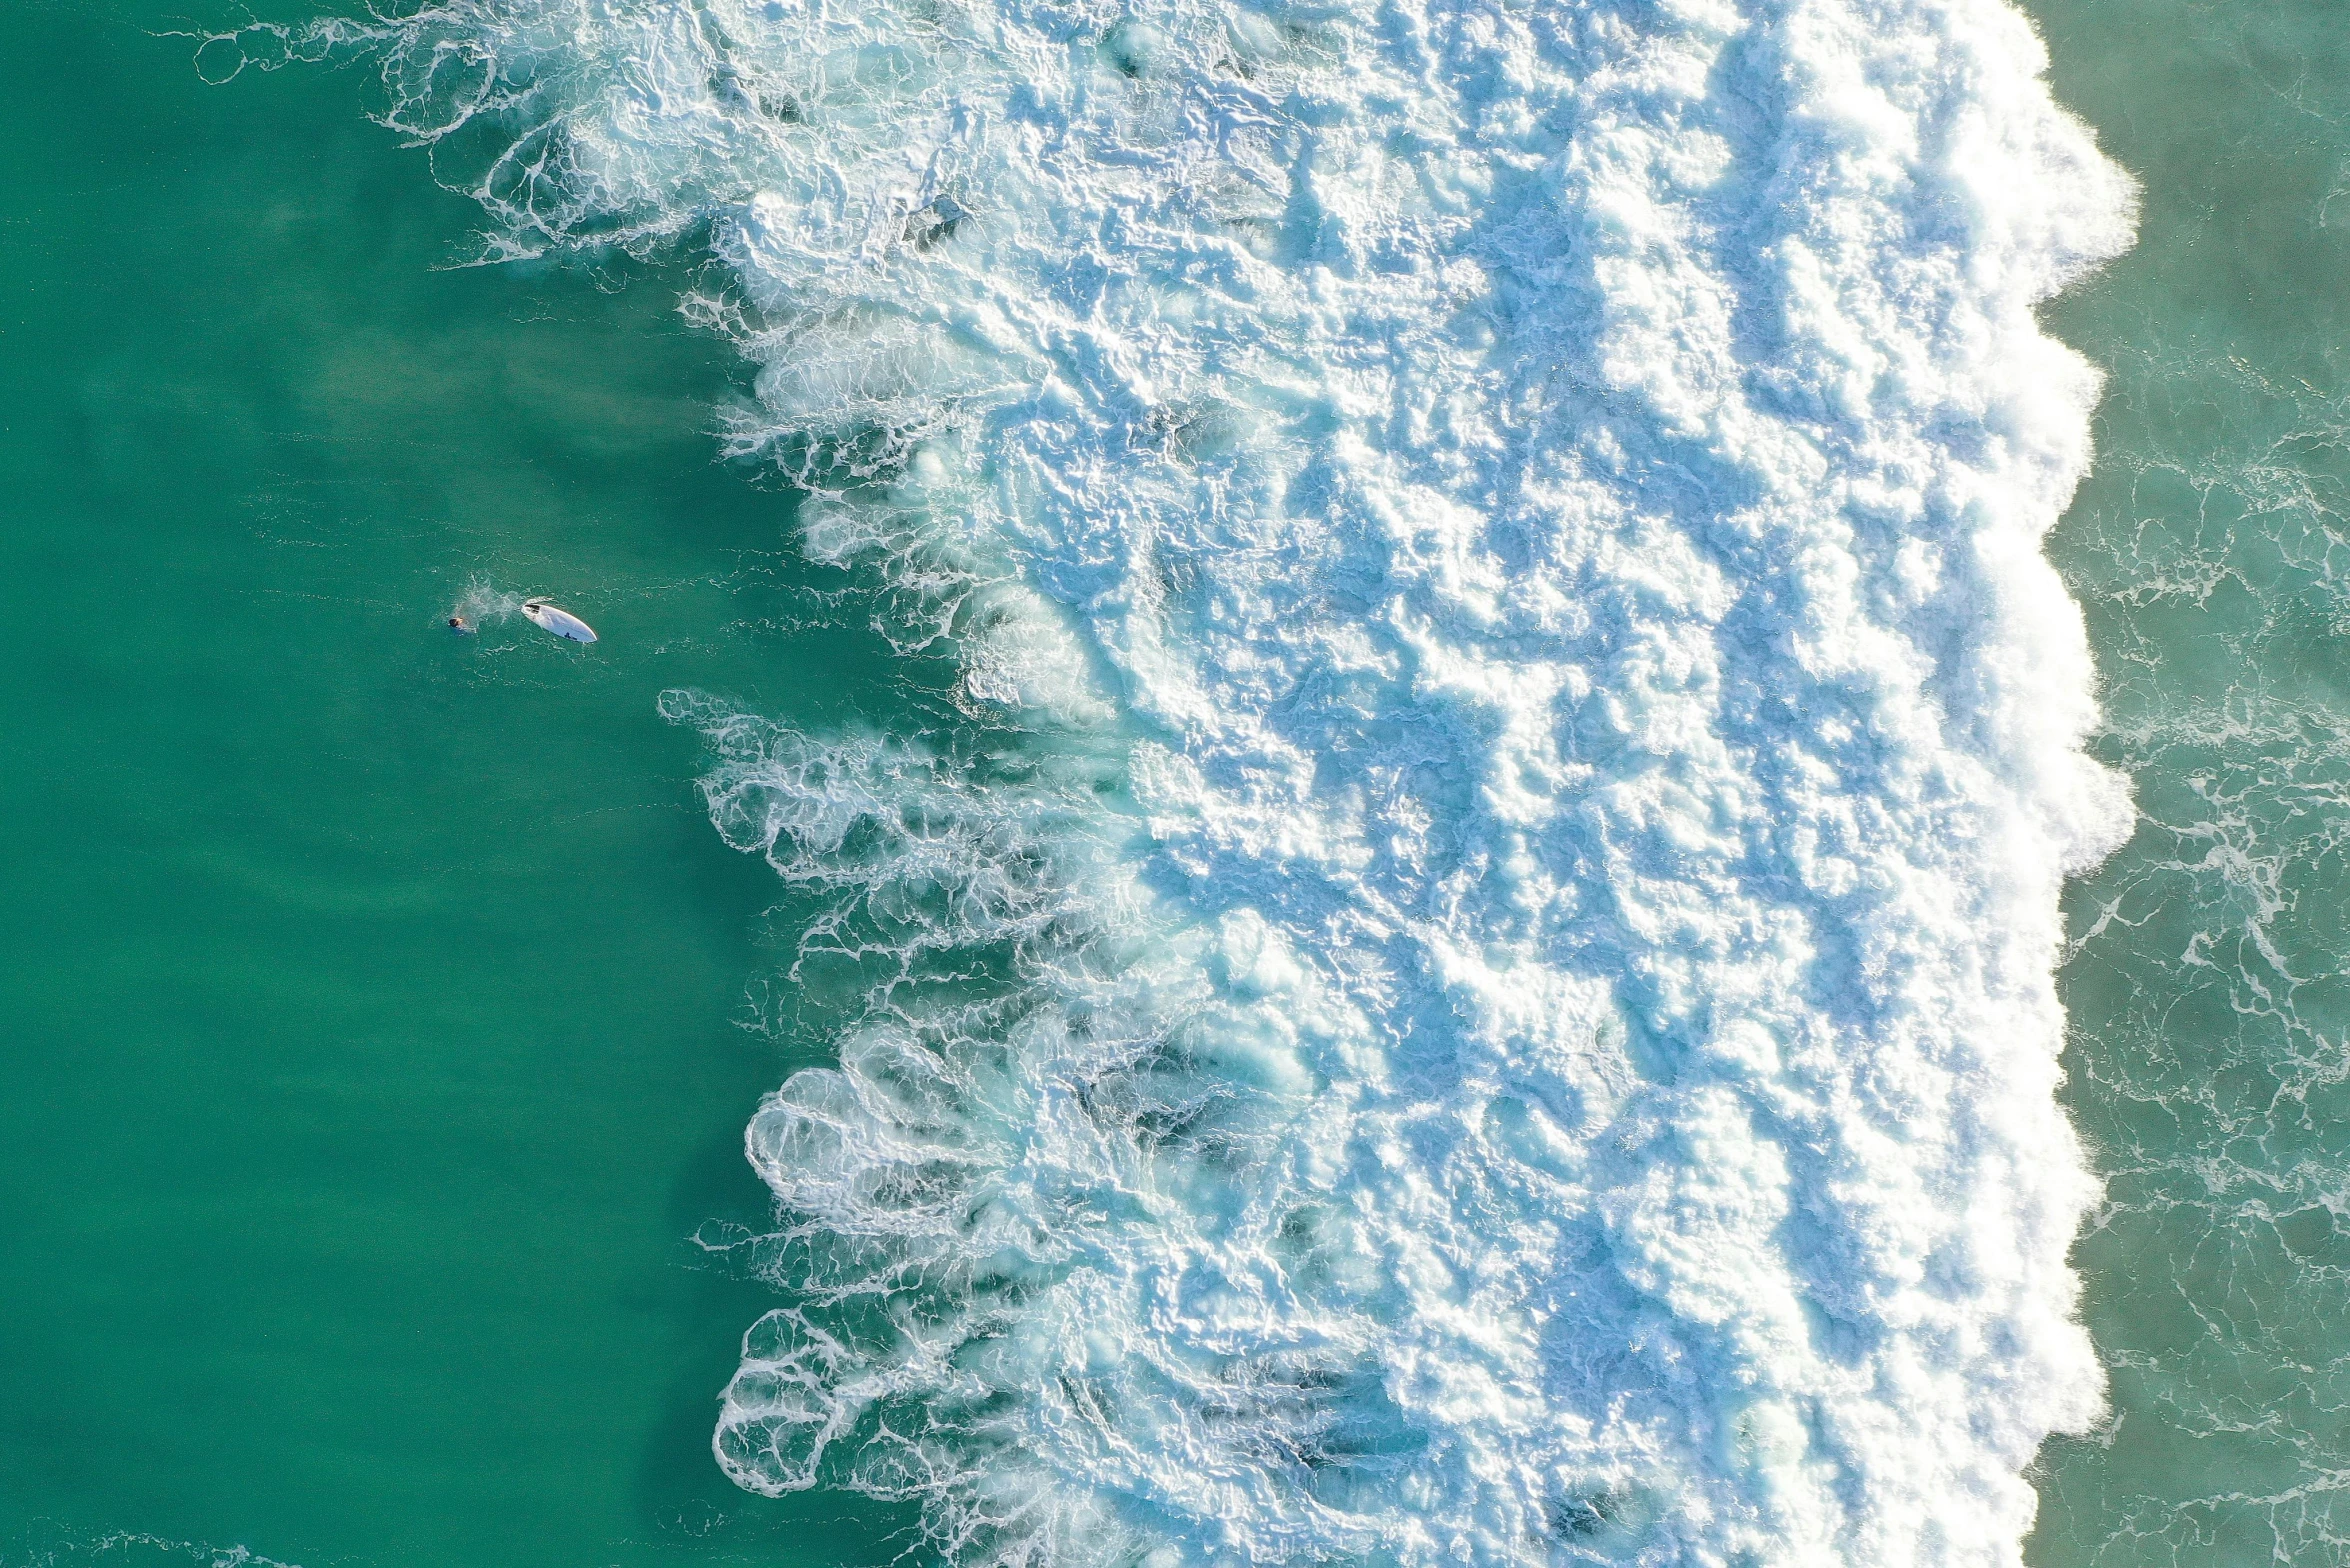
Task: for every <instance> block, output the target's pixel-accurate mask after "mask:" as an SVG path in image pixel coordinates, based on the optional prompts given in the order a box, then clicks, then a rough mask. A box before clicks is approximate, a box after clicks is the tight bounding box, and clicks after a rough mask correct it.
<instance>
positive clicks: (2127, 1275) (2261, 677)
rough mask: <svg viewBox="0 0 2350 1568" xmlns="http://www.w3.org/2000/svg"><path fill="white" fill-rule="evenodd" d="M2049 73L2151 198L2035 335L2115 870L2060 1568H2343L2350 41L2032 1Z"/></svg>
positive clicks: (2078, 1102)
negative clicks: (2093, 662)
mask: <svg viewBox="0 0 2350 1568" xmlns="http://www.w3.org/2000/svg"><path fill="white" fill-rule="evenodd" d="M2043 14H2044V16H2045V18H2046V26H2047V29H2048V36H2049V42H2050V46H2051V49H2052V52H2053V55H2054V58H2055V63H2056V80H2057V82H2058V85H2059V87H2060V90H2062V91H2063V92H2064V94H2065V96H2066V98H2067V99H2068V101H2070V102H2071V103H2073V104H2074V105H2075V106H2076V107H2078V108H2079V109H2080V111H2081V112H2082V113H2083V114H2085V115H2086V116H2088V118H2089V119H2090V120H2091V121H2092V122H2093V123H2094V124H2096V126H2097V127H2098V129H2099V133H2100V135H2101V137H2102V138H2103V140H2104V144H2105V146H2106V147H2107V148H2108V150H2109V151H2111V152H2112V153H2113V155H2114V156H2116V157H2117V158H2119V159H2121V160H2122V161H2123V162H2124V163H2125V164H2127V165H2128V166H2129V167H2130V168H2131V169H2132V170H2133V171H2135V172H2136V173H2137V174H2138V176H2139V177H2140V179H2141V180H2142V181H2143V182H2144V186H2145V216H2144V220H2143V223H2142V226H2141V230H2140V238H2139V244H2138V246H2137V248H2136V249H2135V250H2134V251H2133V252H2132V253H2131V254H2130V255H2128V256H2126V257H2124V258H2123V259H2122V260H2121V261H2119V262H2117V263H2115V264H2114V265H2113V266H2112V267H2111V268H2110V269H2108V271H2106V272H2105V273H2104V274H2103V275H2102V276H2100V277H2099V278H2097V279H2095V280H2094V281H2092V282H2091V283H2090V284H2088V285H2087V286H2086V287H2084V288H2083V289H2082V290H2081V291H2080V292H2079V293H2078V294H2077V295H2075V296H2074V297H2072V298H2069V299H2067V300H2065V301H2063V302H2061V303H2060V304H2059V305H2058V306H2057V307H2056V308H2055V309H2054V310H2053V311H2051V312H2050V319H2051V321H2052V323H2053V324H2054V326H2055V328H2056V330H2057V331H2058V332H2060V333H2061V334H2063V335H2064V336H2065V337H2066V338H2067V339H2068V340H2069V341H2072V342H2074V343H2078V344H2080V345H2082V346H2083V347H2084V348H2086V349H2087V350H2088V351H2089V352H2090V353H2091V354H2092V355H2093V357H2095V358H2096V359H2097V360H2098V361H2099V362H2100V363H2102V364H2104V365H2106V366H2108V367H2109V369H2110V373H2111V379H2110V381H2109V383H2108V386H2107V391H2106V396H2105V400H2104V403H2103V405H2102V407H2101V409H2100V413H2099V420H2098V434H2097V440H2098V466H2097V470H2096V472H2095V473H2094V474H2093V475H2092V476H2091V478H2090V480H2089V482H2088V484H2087V485H2085V486H2084V487H2083V489H2082V492H2081V495H2080V498H2079V500H2078V501H2077V502H2076V503H2075V505H2074V507H2073V509H2072V512H2071V514H2070V515H2069V516H2068V518H2067V519H2066V522H2065V524H2064V526H2063V528H2062V529H2060V530H2059V531H2058V533H2057V535H2056V537H2055V540H2054V541H2053V553H2054V555H2055V558H2056V560H2057V562H2058V564H2059V566H2060V568H2061V569H2062V570H2063V571H2064V572H2065V574H2066V576H2067V578H2068V580H2069V581H2070V582H2071V583H2072V584H2073V585H2074V589H2075V592H2076V593H2078V594H2079V595H2080V596H2081V598H2082V600H2083V602H2084V604H2085V605H2086V607H2087V609H2088V612H2089V617H2090V627H2091V635H2092V637H2093V638H2094V640H2095V642H2096V644H2097V650H2098V664H2099V669H2100V671H2101V673H2102V674H2103V676H2104V679H2105V682H2106V688H2105V693H2104V700H2105V704H2106V714H2107V717H2106V727H2105V732H2104V734H2103V735H2102V736H2101V738H2100V742H2099V748H2098V749H2099V753H2100V755H2102V756H2104V757H2106V758H2108V759H2109V760H2111V761H2112V762H2114V763H2115V764H2116V765H2117V766H2121V767H2125V768H2127V769H2128V770H2129V771H2130V772H2131V774H2132V776H2133V777H2134V778H2135V779H2136V781H2137V798H2138V805H2139V809H2140V811H2141V812H2142V813H2143V820H2142V821H2141V823H2140V825H2139V829H2138V832H2137V835H2136V836H2135V837H2134V838H2133V839H2132V840H2131V842H2130V844H2129V846H2128V847H2127V848H2126V849H2125V850H2124V851H2123V852H2122V853H2121V854H2119V855H2117V856H2116V857H2115V858H2114V859H2113V860H2112V861H2111V862H2110V863H2109V864H2107V865H2106V866H2105V867H2104V868H2103V869H2102V870H2101V871H2100V872H2099V873H2098V874H2097V875H2095V876H2094V877H2091V878H2089V879H2087V880H2085V881H2083V882H2082V883H2080V884H2077V885H2076V886H2075V887H2074V888H2073V889H2072V890H2071V893H2070V894H2069V896H2068V899H2067V910H2068V917H2069V920H2070V923H2071V926H2072V928H2073V930H2074V932H2075V934H2076V941H2077V942H2078V944H2079V946H2078V949H2077V952H2076V955H2075V956H2074V958H2073V959H2072V961H2071V962H2070V963H2069V964H2068V965H2067V966H2066V969H2065V971H2064V992H2065V999H2066V1003H2067V1006H2068V1008H2069V1009H2070V1013H2071V1026H2072V1040H2071V1045H2070V1048H2069V1050H2068V1053H2067V1057H2066V1064H2067V1067H2068V1069H2069V1072H2070V1075H2071V1088H2070V1091H2069V1092H2068V1094H2067V1097H2066V1100H2067V1105H2068V1107H2069V1108H2070V1110H2071V1111H2072V1114H2073V1116H2074V1118H2075V1120H2076V1124H2077V1125H2078V1126H2079V1127H2080V1129H2081V1131H2082V1133H2083V1134H2084V1136H2086V1137H2087V1138H2088V1139H2089V1140H2090V1142H2091V1144H2092V1146H2093V1147H2094V1148H2095V1149H2096V1151H2097V1164H2098V1167H2099V1169H2100V1170H2101V1171H2102V1172H2103V1173H2104V1175H2105V1177H2106V1181H2107V1184H2108V1185H2107V1193H2106V1199H2105V1202H2104V1204H2103V1205H2102V1207H2101V1208H2100V1209H2099V1211H2098V1213H2097V1216H2096V1218H2095V1220H2094V1222H2093V1224H2092V1225H2091V1227H2090V1229H2089V1231H2088V1232H2087V1233H2086V1235H2085V1236H2084V1237H2083V1239H2082V1242H2081V1244H2080V1247H2079V1249H2078V1253H2077V1257H2078V1261H2079V1264H2080V1267H2081V1268H2082V1270H2083V1272H2084V1274H2085V1276H2086V1279H2087V1282H2088V1295H2087V1300H2086V1310H2087V1319H2088V1322H2089V1326H2090V1330H2091V1332H2092V1334H2093V1335H2094V1336H2095V1338H2096V1341H2097V1344H2098V1349H2099V1353H2100V1358H2101V1360H2102V1361H2103V1362H2104V1363H2105V1365H2106V1367H2107V1369H2108V1373H2109V1376H2110V1377H2111V1379H2112V1398H2113V1405H2114V1421H2113V1424H2112V1425H2111V1426H2110V1427H2109V1428H2108V1429H2106V1430H2105V1431H2103V1432H2102V1433H2100V1434H2099V1436H2098V1437H2097V1439H2096V1440H2094V1441H2091V1442H2078V1443H2076V1442H2060V1443H2058V1444H2056V1445H2054V1446H2053V1447H2052V1448H2051V1450H2050V1452H2049V1454H2048V1455H2047V1458H2046V1461H2045V1470H2044V1474H2043V1477H2042V1481H2041V1492H2042V1497H2043V1504H2042V1513H2041V1520H2040V1525H2039V1529H2038V1532H2037V1533H2036V1535H2035V1537H2034V1553H2033V1555H2034V1558H2035V1560H2036V1561H2040V1562H2045V1563H2049V1564H2058V1563H2062V1564H2073V1563H2098V1564H2109V1563H2110V1564H2121V1563H2128V1564H2138V1563H2170V1562H2198V1563H2229V1564H2235V1563H2245V1564H2250V1563H2267V1562H2271V1561H2277V1562H2326V1561H2333V1560H2336V1559H2338V1558H2339V1557H2340V1556H2341V1555H2342V1553H2343V1552H2344V1550H2345V1541H2346V1540H2350V1519H2346V1518H2345V1516H2344V1513H2343V1504H2342V1492H2341V1479H2340V1478H2341V1475H2342V1472H2343V1465H2344V1459H2345V1457H2346V1456H2350V1421H2346V1418H2345V1411H2346V1408H2350V1383H2346V1382H2345V1378H2346V1376H2350V1359H2346V1354H2350V1336H2346V1334H2345V1330H2344V1326H2343V1317H2342V1314H2341V1309H2340V1302H2341V1299H2342V1287H2343V1283H2344V1280H2345V1269H2346V1268H2350V1241H2346V1240H2345V1230H2344V1227H2345V1226H2346V1225H2350V1090H2346V1088H2345V1082H2346V1078H2350V1073H2346V1058H2345V1054H2344V1048H2345V1037H2346V1029H2350V1013H2346V1011H2345V1004H2346V1003H2350V994H2346V993H2345V990H2344V986H2343V980H2342V976H2341V954H2342V953H2343V951H2344V948H2345V931H2344V923H2343V907H2342V899H2341V891H2342V889H2343V887H2344V871H2345V867H2344V863H2343V859H2342V847H2343V827H2344V822H2345V818H2344V800H2345V785H2346V784H2350V774H2346V773H2345V766H2344V764H2345V759H2346V757H2350V752H2346V751H2345V746H2344V735H2345V731H2346V726H2350V705H2346V700H2345V699H2346V695H2350V693H2346V689H2345V674H2346V672H2350V662H2346V661H2345V656H2344V652H2343V649H2344V644H2343V642H2342V636H2343V633H2344V631H2345V630H2346V629H2350V614H2346V611H2350V599H2346V598H2345V582H2344V577H2343V573H2344V569H2345V568H2346V567H2350V556H2346V555H2345V554H2344V549H2345V544H2346V543H2350V535H2346V534H2345V532H2344V528H2343V510H2342V508H2343V502H2344V498H2345V495H2346V494H2350V491H2346V490H2345V481H2346V480H2350V462H2346V459H2345V449H2344V444H2343V434H2344V431H2345V428H2346V425H2345V419H2344V412H2345V393H2346V391H2350V385H2346V382H2345V371H2346V370H2350V363H2346V361H2345V357H2344V345H2343V328H2344V324H2345V316H2344V305H2343V294H2342V289H2341V279H2342V277H2343V275H2344V274H2343V268H2344V263H2345V261H2350V231H2346V230H2345V229H2344V227H2343V224H2344V223H2345V221H2350V209H2346V208H2344V206H2343V205H2342V199H2341V198H2342V194H2343V191H2344V172H2345V168H2346V166H2350V165H2346V163H2345V159H2346V156H2350V40H2346V39H2345V38H2344V36H2343V34H2342V31H2341V17H2340V14H2339V12H2338V11H2337V10H2335V9H2334V8H2332V7H2328V6H2323V5H2307V4H2301V5H2278V6H2221V5H2211V4H2161V5H2155V6H2144V5H2127V6H2124V5H2113V4H2102V3H2096V4H2069V5H2064V6H2051V7H2048V8H2046V9H2045V11H2044V13H2043Z"/></svg>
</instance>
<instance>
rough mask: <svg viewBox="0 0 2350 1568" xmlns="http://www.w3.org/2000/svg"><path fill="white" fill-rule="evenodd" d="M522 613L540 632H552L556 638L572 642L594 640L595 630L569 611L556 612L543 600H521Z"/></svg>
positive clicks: (556, 610)
mask: <svg viewBox="0 0 2350 1568" xmlns="http://www.w3.org/2000/svg"><path fill="white" fill-rule="evenodd" d="M522 613H523V614H524V615H527V616H529V617H530V623H531V624H532V625H533V626H536V627H537V628H539V630H541V631H548V632H553V633H554V634H555V635H556V636H558V637H568V638H570V639H571V640H572V641H573V642H594V641H595V640H596V633H595V628H593V627H591V626H589V625H588V623H587V622H585V621H583V620H581V619H580V618H579V617H578V616H576V615H574V614H572V613H571V612H570V611H569V610H558V609H556V608H555V607H554V606H553V605H551V604H549V603H547V601H546V600H544V599H525V600H523V601H522Z"/></svg>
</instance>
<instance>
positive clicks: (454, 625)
mask: <svg viewBox="0 0 2350 1568" xmlns="http://www.w3.org/2000/svg"><path fill="white" fill-rule="evenodd" d="M449 630H451V631H453V632H455V633H457V635H459V636H460V637H470V636H472V635H473V623H472V622H471V621H469V620H467V619H466V618H465V617H464V616H462V615H452V616H450V617H449Z"/></svg>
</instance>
